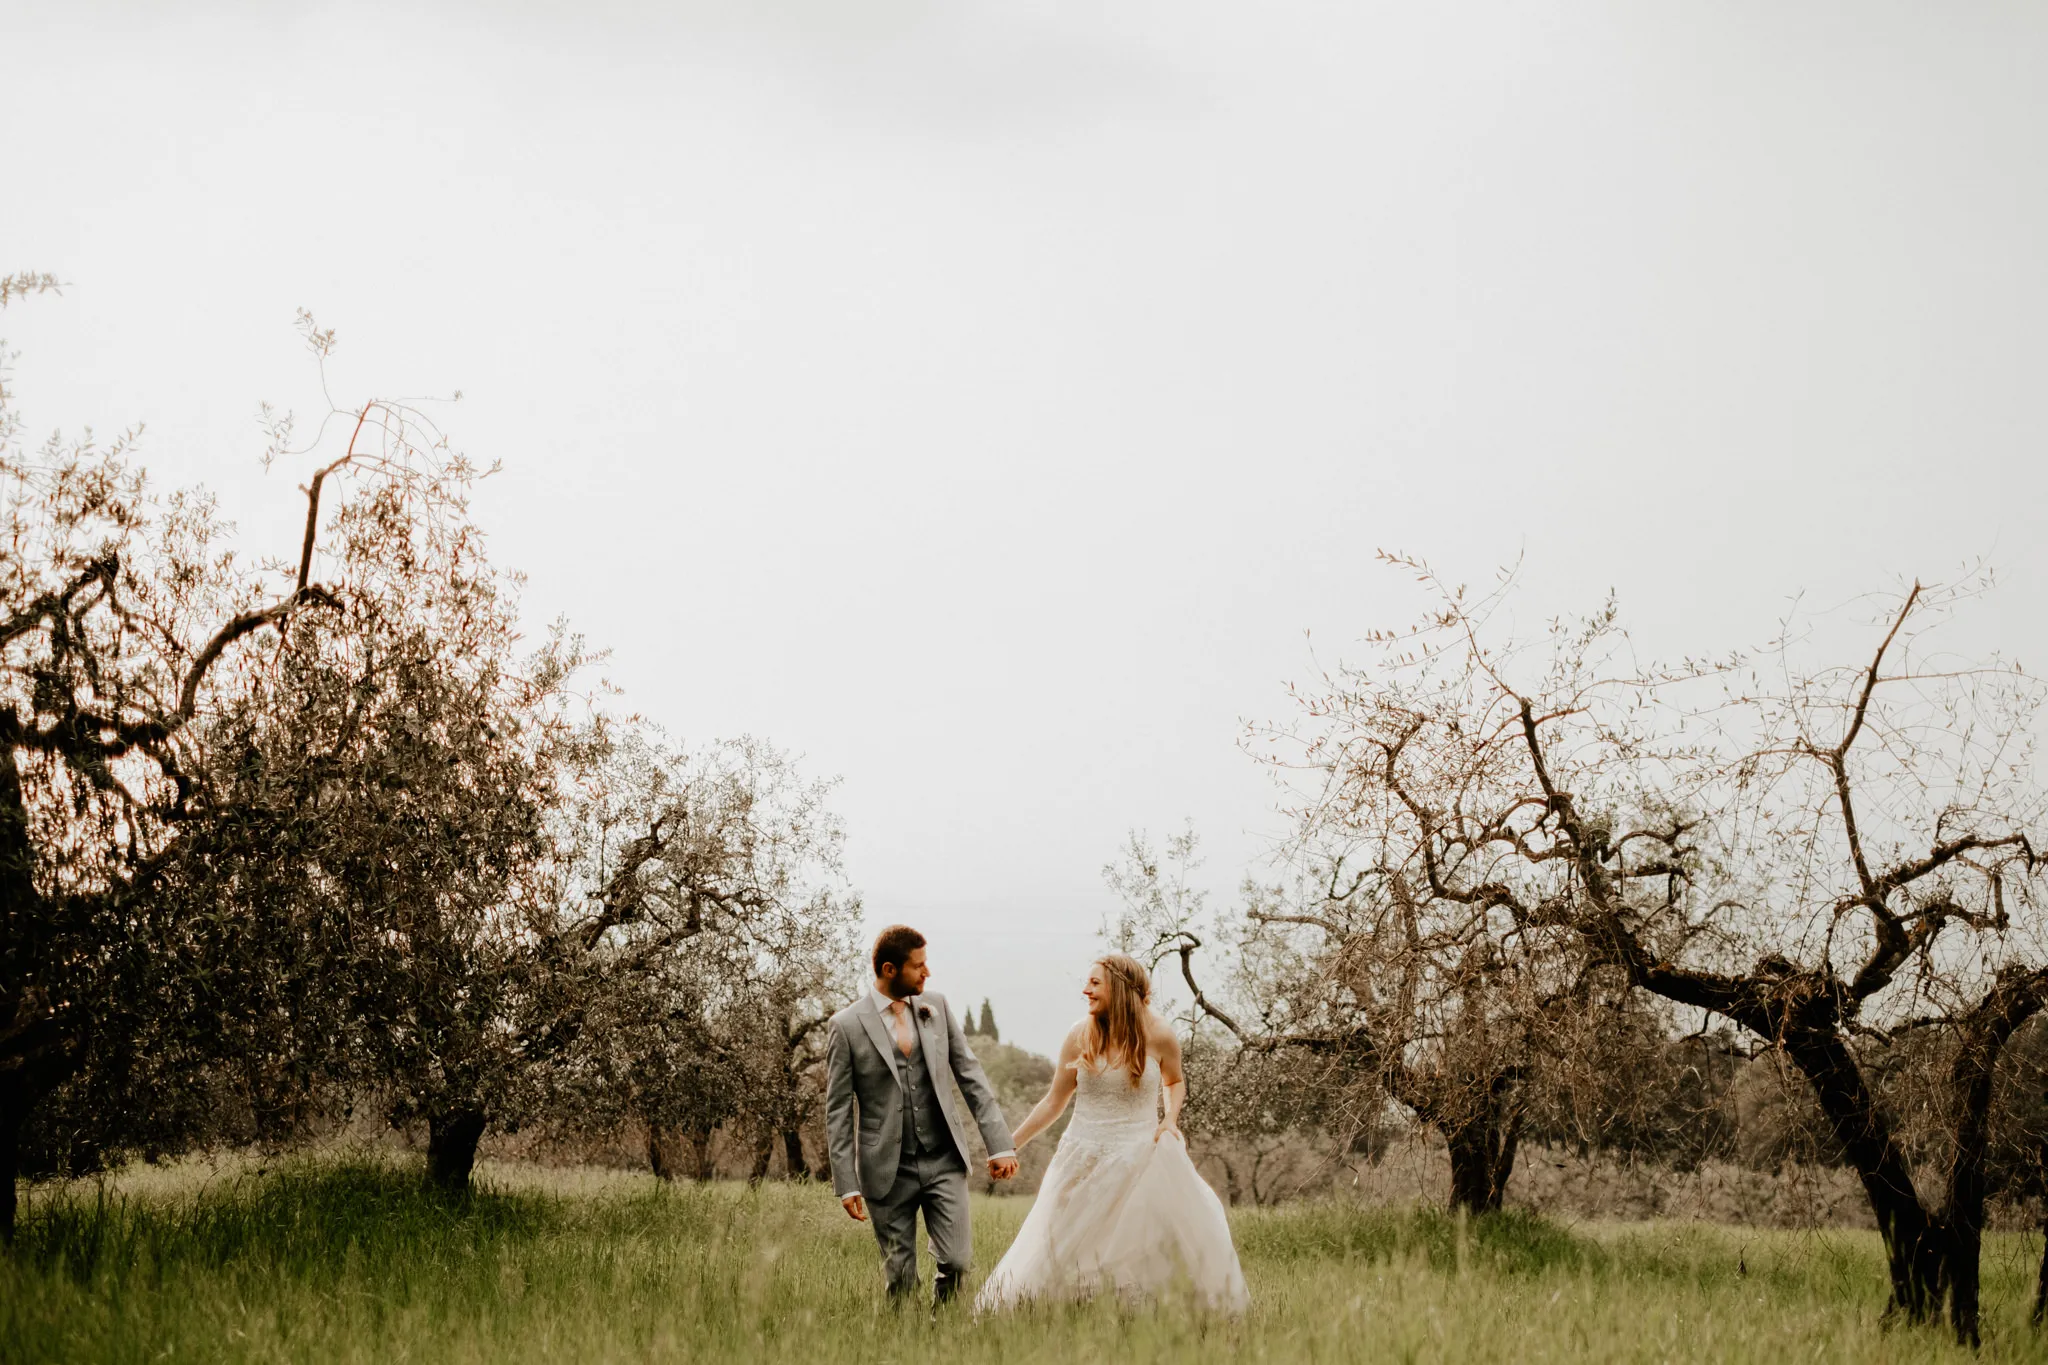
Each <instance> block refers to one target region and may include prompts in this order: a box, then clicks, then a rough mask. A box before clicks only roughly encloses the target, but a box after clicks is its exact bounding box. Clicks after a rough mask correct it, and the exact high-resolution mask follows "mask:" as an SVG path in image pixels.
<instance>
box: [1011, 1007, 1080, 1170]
mask: <svg viewBox="0 0 2048 1365" xmlns="http://www.w3.org/2000/svg"><path fill="white" fill-rule="evenodd" d="M1080 1055H1081V1043H1080V1037H1079V1034H1078V1032H1075V1033H1069V1034H1068V1035H1067V1037H1066V1041H1065V1042H1063V1043H1061V1044H1060V1059H1059V1062H1058V1064H1057V1065H1056V1066H1055V1067H1054V1068H1053V1073H1052V1085H1051V1087H1050V1088H1049V1089H1047V1090H1046V1092H1045V1098H1044V1099H1042V1100H1040V1101H1039V1102H1038V1103H1037V1104H1035V1105H1033V1106H1032V1109H1031V1112H1030V1113H1029V1114H1026V1115H1025V1116H1024V1121H1023V1122H1022V1123H1020V1124H1018V1125H1017V1130H1016V1131H1015V1132H1014V1133H1012V1134H1011V1135H1010V1136H1011V1138H1012V1139H1014V1140H1015V1142H1016V1144H1017V1150H1018V1151H1020V1152H1021V1151H1023V1150H1024V1144H1025V1143H1027V1142H1029V1141H1031V1139H1033V1138H1035V1137H1037V1136H1038V1135H1039V1134H1040V1133H1042V1132H1044V1131H1045V1130H1046V1129H1048V1128H1050V1127H1052V1125H1053V1122H1054V1120H1056V1119H1058V1118H1059V1116H1060V1113H1061V1112H1062V1111H1063V1110H1065V1109H1066V1107H1067V1101H1068V1100H1071V1099H1072V1098H1074V1062H1075V1061H1076V1060H1077V1059H1078V1058H1079V1057H1080Z"/></svg>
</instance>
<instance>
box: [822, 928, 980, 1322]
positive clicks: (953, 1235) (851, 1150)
mask: <svg viewBox="0 0 2048 1365" xmlns="http://www.w3.org/2000/svg"><path fill="white" fill-rule="evenodd" d="M874 967H875V985H874V989H873V990H871V991H868V992H867V993H866V994H864V995H862V996H861V998H860V999H858V1000H856V1001H854V1002H853V1003H852V1004H851V1005H848V1006H847V1007H846V1008H845V1009H843V1010H841V1011H839V1013H837V1014H835V1015H833V1016H832V1023H831V1027H830V1030H829V1046H828V1051H827V1053H826V1061H825V1139H826V1146H827V1147H828V1148H829V1149H830V1151H831V1156H832V1188H833V1189H835V1190H837V1191H838V1192H839V1202H840V1203H841V1204H843V1205H845V1206H846V1211H847V1213H849V1214H851V1215H852V1216H853V1217H855V1218H857V1219H860V1220H862V1221H868V1220H869V1219H870V1218H872V1221H873V1223H874V1227H875V1240H876V1241H877V1242H880V1243H881V1244H882V1268H883V1270H884V1271H885V1272H886V1273H887V1275H888V1277H889V1293H890V1295H891V1297H900V1296H903V1295H906V1294H909V1293H911V1292H912V1291H914V1290H915V1289H916V1288H917V1213H918V1210H919V1209H922V1210H924V1230H925V1235H926V1236H927V1237H929V1238H930V1239H931V1244H932V1256H933V1258H934V1259H936V1260H937V1261H938V1263H939V1270H938V1275H937V1277H936V1278H935V1279H934V1280H933V1281H932V1303H933V1306H934V1307H936V1306H937V1305H939V1304H941V1303H944V1302H946V1301H947V1300H948V1299H950V1298H952V1297H953V1296H954V1295H955V1294H957V1293H959V1292H960V1285H961V1282H962V1281H963V1280H964V1279H965V1278H966V1275H967V1271H968V1269H969V1267H970V1266H971V1265H972V1264H973V1262H974V1242H973V1233H972V1231H971V1230H970V1229H969V1226H968V1221H967V1151H968V1147H967V1128H966V1126H965V1124H964V1123H963V1122H962V1120H961V1117H960V1115H959V1113H958V1112H957V1109H956V1106H955V1104H954V1102H953V1087H952V1086H951V1085H949V1084H947V1082H948V1080H951V1081H953V1082H955V1083H957V1084H958V1085H959V1087H960V1093H961V1094H962V1095H964V1096H966V1098H967V1107H968V1108H969V1109H970V1110H972V1111H973V1114H974V1122H975V1126H976V1127H978V1128H980V1129H981V1140H982V1142H983V1143H984V1144H985V1145H986V1146H987V1148H988V1150H989V1152H990V1154H991V1155H990V1156H989V1159H988V1173H989V1175H990V1176H992V1177H993V1178H995V1179H997V1180H1008V1179H1009V1178H1010V1177H1011V1176H1013V1175H1015V1174H1017V1153H1016V1151H1015V1144H1013V1143H1012V1142H1011V1141H1010V1127H1009V1125H1008V1124H1007V1123H1005V1122H1004V1121H1003V1110H1002V1106H1001V1105H999V1104H997V1103H996V1096H995V1091H993V1090H991V1089H990V1088H989V1083H988V1076H987V1075H986V1074H984V1073H983V1071H982V1069H981V1063H980V1062H979V1061H978V1060H976V1058H975V1056H974V1053H973V1052H972V1051H970V1050H969V1049H968V1046H967V1035H966V1034H965V1033H963V1032H962V1031H961V1028H960V1022H959V1021H958V1020H957V1019H955V1018H954V1017H953V1011H952V1009H951V1008H950V1007H948V1006H947V1004H946V999H945V997H944V996H941V995H926V994H924V983H925V979H926V978H927V977H929V976H930V975H931V969H930V968H929V967H927V966H926V965H925V960H924V935H923V934H920V933H918V932H917V930H915V929H912V928H910V927H908V926H907V925H901V924H897V925H892V926H890V927H889V928H887V929H884V930H883V931H882V932H881V935H880V936H879V937H877V938H876V939H875V952H874Z"/></svg>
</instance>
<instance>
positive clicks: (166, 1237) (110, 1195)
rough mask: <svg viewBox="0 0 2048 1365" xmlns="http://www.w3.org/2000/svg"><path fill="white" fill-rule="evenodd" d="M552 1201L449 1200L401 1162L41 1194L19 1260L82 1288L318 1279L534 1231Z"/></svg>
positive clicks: (480, 1194)
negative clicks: (166, 1186) (193, 1279)
mask: <svg viewBox="0 0 2048 1365" xmlns="http://www.w3.org/2000/svg"><path fill="white" fill-rule="evenodd" d="M554 1202H555V1201H553V1200H551V1199H550V1198H548V1197H547V1196H545V1195H536V1194H506V1193H501V1192H496V1191H491V1190H475V1191H471V1192H469V1193H467V1194H463V1195H460V1196H451V1195H448V1194H444V1193H442V1192H440V1191H437V1190H435V1189H434V1188H432V1187H431V1186H429V1185H427V1184H426V1183H425V1182H424V1181H423V1180H422V1179H421V1174H420V1172H419V1171H418V1170H416V1169H412V1168H409V1167H404V1166H395V1165H385V1164H381V1163H377V1162H371V1161H349V1162H340V1163H335V1162H313V1161H302V1162H292V1163H287V1164H286V1165H284V1166H283V1167H281V1168H277V1169H273V1170H271V1171H269V1172H267V1173H261V1174H250V1175H244V1176H237V1177H234V1178H231V1179H229V1180H225V1181H223V1182H221V1183H219V1184H216V1185H212V1186H209V1187H207V1188H206V1189H204V1190H202V1191H201V1192H199V1193H197V1194H196V1195H194V1196H192V1197H191V1198H189V1199H183V1200H176V1201H166V1200H159V1199H146V1198H139V1197H135V1196H131V1195H125V1194H122V1193H120V1192H118V1191H115V1190H110V1189H108V1188H107V1187H106V1186H104V1185H102V1186H100V1187H98V1189H97V1190H82V1189H72V1190H67V1191H64V1192H61V1193H58V1194H55V1195H49V1196H45V1197H44V1198H42V1199H40V1200H38V1201H36V1203H35V1204H34V1205H33V1206H32V1207H31V1208H30V1209H29V1210H27V1211H26V1216H25V1217H24V1218H23V1219H22V1221H21V1224H20V1227H19V1230H18V1232H17V1236H16V1242H15V1247H14V1256H15V1259H16V1260H17V1261H19V1262H21V1263H22V1264H23V1265H25V1266H27V1267H30V1268H32V1269H35V1270H38V1271H40V1272H42V1273H43V1274H46V1275H62V1276H66V1277H68V1278H70V1279H72V1280H74V1281H77V1282H79V1283H81V1284H82V1283H87V1282H97V1283H113V1282H120V1281H124V1280H128V1279H131V1278H133V1277H135V1276H138V1275H141V1276H145V1277H148V1278H150V1279H155V1278H158V1277H160V1276H161V1274H162V1273H163V1272H164V1271H166V1270H170V1269H172V1268H173V1267H180V1266H203V1267H215V1266H224V1265H228V1264H231V1263H235V1262H261V1263H263V1264H265V1265H267V1266H270V1267H272V1268H274V1269H276V1270H279V1271H282V1272H284V1273H285V1274H287V1275H290V1276H293V1277H295V1278H307V1279H322V1278H326V1277H328V1276H331V1275H335V1274H338V1273H340V1271H341V1270H342V1268H343V1267H344V1266H345V1265H346V1264H347V1263H348V1262H349V1261H350V1260H351V1259H356V1260H358V1261H361V1260H370V1261H375V1260H377V1259H379V1258H381V1257H384V1256H396V1255H405V1256H417V1255H419V1254H420V1252H421V1251H422V1250H427V1251H432V1250H434V1249H446V1250H451V1251H452V1250H469V1251H474V1250H481V1249H483V1248H484V1247H486V1246H490V1245H493V1244H497V1243H502V1242H505V1241H508V1240H512V1239H516V1238H520V1237H527V1236H532V1235H534V1234H536V1233H537V1232H539V1231H540V1230H541V1229H542V1228H543V1227H544V1226H546V1225H547V1223H548V1222H549V1221H550V1217H551V1214H552V1213H553V1211H554V1210H553V1205H554Z"/></svg>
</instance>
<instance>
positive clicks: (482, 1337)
mask: <svg viewBox="0 0 2048 1365" xmlns="http://www.w3.org/2000/svg"><path fill="white" fill-rule="evenodd" d="M1023 1212H1024V1205H1023V1203H1022V1201H1018V1200H1001V1199H996V1200H986V1199H985V1200H981V1201H979V1202H978V1204H977V1207H976V1211H975V1239H976V1250H977V1255H978V1258H979V1260H980V1262H981V1264H982V1266H983V1267H984V1268H986V1267H988V1266H990V1265H992V1264H993V1263H994V1261H995V1259H996V1257H997V1256H998V1255H999V1254H1000V1253H1001V1250H1002V1248H1003V1247H1004V1246H1005V1245H1007V1244H1008V1242H1009V1240H1010V1238H1011V1237H1012V1236H1013V1235H1014V1234H1015V1231H1016V1227H1017V1224H1018V1222H1019V1221H1020V1220H1021V1218H1022V1216H1023ZM1233 1227H1234V1229H1235V1232H1236V1235H1237V1238H1238V1242H1239V1246H1240V1248H1241V1251H1242V1254H1243V1258H1244V1263H1245V1271H1246V1274H1247V1276H1248V1277H1249V1279H1250V1281H1251V1286H1252V1292H1253V1295H1254V1298H1255V1301H1256V1302H1255V1307H1254V1308H1253V1310H1252V1312H1251V1313H1250V1314H1248V1315H1247V1316H1245V1317H1244V1318H1242V1319H1238V1320H1228V1319H1215V1318H1207V1317H1202V1316H1200V1315H1192V1314H1188V1313H1185V1312H1182V1311H1180V1310H1179V1309H1177V1308H1175V1307H1172V1306H1163V1307H1158V1308H1153V1309H1146V1310H1139V1311H1130V1310H1125V1309H1121V1308H1119V1307H1118V1306H1117V1305H1116V1304H1115V1303H1114V1302H1113V1301H1100V1302H1096V1303H1093V1304H1088V1305H1080V1306H1071V1307H1061V1308H1053V1309H1044V1310H1038V1311H1032V1312H1027V1313H1023V1314H1018V1315H1015V1316H1011V1317H1005V1318H997V1319H990V1320H983V1321H977V1320H975V1319H974V1317H973V1316H972V1314H971V1313H968V1312H965V1311H949V1312H947V1313H945V1314H942V1315H940V1316H939V1317H938V1318H937V1320H934V1319H933V1318H932V1316H931V1315H930V1314H929V1313H926V1312H922V1311H898V1310H895V1309H892V1308H891V1307H890V1306H889V1305H888V1304H887V1303H886V1302H885V1301H884V1299H883V1297H882V1294H881V1288H880V1271H879V1267H878V1263H877V1257H876V1253H875V1249H874V1243H873V1241H872V1239H871V1236H870V1234H869V1233H868V1230H867V1229H866V1228H865V1227H862V1226H859V1225H856V1224H854V1223H852V1222H850V1221H849V1220H847V1219H846V1217H845V1216H844V1215H843V1214H842V1213H841V1212H840V1211H839V1208H838V1205H837V1204H836V1203H835V1202H834V1201H833V1200H832V1199H831V1197H830V1196H829V1195H828V1194H826V1193H825V1192H824V1191H822V1190H821V1189H819V1188H817V1187H802V1188H793V1187H790V1186H786V1185H779V1184H778V1185H768V1186H764V1187H762V1188H761V1189H758V1190H749V1189H747V1188H745V1187H743V1186H733V1185H719V1186H710V1187H692V1186H682V1187H676V1188H664V1187H661V1186H659V1185H657V1184H655V1183H654V1182H653V1181H651V1180H647V1179H645V1178H641V1177H631V1176H623V1175H612V1176H607V1175H599V1174H591V1173H583V1174H580V1175H569V1176H559V1175H552V1174H549V1173H545V1172H539V1171H535V1170H532V1169H531V1168H527V1169H517V1168H493V1169H492V1170H490V1171H489V1172H488V1174H487V1176H486V1180H485V1186H484V1188H483V1189H482V1190H481V1191H480V1192H479V1193H477V1194H476V1195H474V1196H473V1197H471V1198H468V1199H465V1200H460V1201H449V1200H446V1199H443V1198H441V1197H438V1196H436V1195H434V1194H432V1193H429V1192H428V1191H427V1190H425V1189H424V1188H422V1186H421V1184H420V1182H419V1180H418V1177H417V1175H416V1174H415V1173H413V1172H412V1171H410V1170H406V1169H400V1168H394V1167H391V1166H388V1165H381V1164H376V1163H363V1162H354V1163H345V1164H339V1165H336V1164H325V1165H317V1164H312V1163H300V1164H293V1165H287V1166H285V1167H283V1168H280V1169H277V1170H274V1171H269V1172H266V1173H263V1174H256V1173H253V1172H251V1173H247V1174H241V1175H231V1176H228V1177H224V1178H212V1179H206V1180H203V1181H202V1180H199V1179H197V1178H191V1179H188V1180H187V1181H185V1182H184V1183H179V1182H175V1181H173V1182H161V1181H160V1182H155V1183H154V1184H153V1185H152V1186H150V1187H146V1188H133V1187H127V1188H124V1187H121V1186H118V1185H117V1186H111V1187H104V1188H98V1189H96V1188H93V1187H83V1188H76V1189H73V1190H71V1191H68V1192H65V1193H62V1194H59V1195H55V1196H51V1195H47V1194H45V1195H41V1196H39V1197H38V1199H37V1200H36V1201H35V1203H34V1204H33V1205H32V1206H31V1207H30V1208H29V1210H28V1211H27V1216H26V1218H25V1219H24V1221H23V1224H22V1228H21V1233H20V1238H19V1242H18V1245H17V1247H16V1248H15V1250H14V1251H13V1253H12V1254H11V1255H0V1361H7V1362H12V1361H96V1362H97V1361H107V1362H124V1361H137V1362H140V1361H158V1360H168V1361H180V1360H194V1361H299V1360H303V1361H344V1362H345V1361H478V1362H482V1361H490V1362H494V1363H495V1362H519V1361H568V1360H574V1361H590V1362H601V1361H760V1362H774V1363H775V1365H795V1363H796V1362H809V1361H833V1362H853V1363H856V1365H858V1363H862V1362H876V1365H880V1363H881V1362H892V1363H894V1362H902V1361H906V1360H913V1359H915V1360H922V1361H931V1362H935V1363H937V1362H943V1363H944V1365H1033V1363H1035V1362H1047V1363H1048V1365H1050V1363H1051V1362H1060V1363H1061V1365H1066V1363H1067V1362H1088V1361H1105V1362H1106V1361H1118V1362H1126V1361H1131V1362H1162V1363H1163V1362H1167V1361H1172V1362H1175V1363H1176V1365H1184V1362H1187V1361H1191V1360H1206V1359H1223V1358H1233V1359H1243V1360H1247V1361H1257V1362H1274V1363H1275V1365H1281V1363H1283V1362H1284V1363H1285V1365H1294V1363H1295V1362H1311V1361H1313V1362H1322V1361H1351V1360H1359V1361H1381V1360H1385V1361H1474V1362H1493V1361H1500V1362H1506V1361H1552V1360H1555V1361H1567V1360H1570V1361H1578V1360H1601V1361H1607V1360H1612V1361H1663V1360H1685V1361H1730V1362H1746V1361H1773V1362H1775V1361H1780V1360H1795V1359H1796V1360H1806V1361H1841V1362H1852V1361H1853V1362H1859V1365H1860V1363H1862V1362H1891V1361H1920V1360H1927V1361H1947V1360H1954V1361H1961V1360H1965V1359H1981V1360H1987V1361H2002V1360H2020V1359H2027V1360H2033V1359H2038V1358H2039V1357H2040V1356H2041V1354H2042V1351H2043V1343H2042V1342H2041V1340H2039V1339H2038V1338H2036V1337H2035V1336H2034V1335H2033V1333H2032V1332H2031V1331H2030V1330H2029V1329H2028V1328H2027V1326H2026V1325H2025V1322H2024V1311H2025V1308H2026V1306H2027V1294H2028V1290H2029V1287H2030V1272H2031V1269H2032V1258H2033V1256H2034V1255H2035V1254H2036V1250H2035V1246H2030V1245H2028V1243H2029V1242H2030V1241H2032V1240H2033V1239H2030V1238H2022V1237H2018V1236H2012V1237H2004V1238H1994V1239H1993V1242H1992V1244H1991V1245H1990V1247H1989V1248H1988V1249H1987V1253H1988V1254H1987V1258H1986V1291H1987V1307H1988V1310H1989V1311H1988V1322H1987V1327H1988V1334H1987V1335H1988V1340H1987V1343H1986V1346H1985V1349H1984V1352H1983V1354H1982V1355H1981V1356H1977V1357H1972V1356H1970V1355H1969V1354H1968V1353H1966V1352H1962V1351H1960V1350H1958V1349H1957V1348H1956V1347H1954V1346H1953V1345H1951V1344H1950V1343H1949V1342H1948V1341H1947V1340H1946V1338H1945V1337H1944V1336H1943V1334H1942V1333H1941V1332H1940V1331H1938V1330H1935V1329H1926V1330H1906V1329H1895V1330H1890V1331H1887V1330H1885V1329H1883V1327H1882V1326H1881V1325H1880V1323H1879V1310H1880V1309H1881V1307H1882V1299H1883V1293H1882V1261H1881V1256H1880V1251H1879V1247H1878V1244H1877V1242H1876V1239H1875V1237H1874V1236H1872V1235H1870V1234H1866V1233H1860V1232H1856V1233H1831V1234H1800V1233H1785V1232H1747V1231H1741V1230H1735V1229H1726V1228H1716V1227H1709V1226H1701V1225H1680V1224H1638V1225H1632V1226H1624V1227H1606V1228H1600V1227H1594V1228H1577V1229H1568V1228H1564V1227H1561V1226H1559V1225H1557V1224H1555V1223H1551V1222H1547V1221H1545V1220H1543V1219H1540V1218H1536V1217H1534V1216H1531V1215H1527V1214H1515V1213H1510V1214H1506V1215H1501V1216H1497V1217H1491V1218H1483V1219H1474V1220H1469V1221H1466V1220H1460V1219H1456V1218H1453V1217H1451V1216H1449V1215H1446V1214H1442V1213H1439V1212H1435V1211H1427V1210H1366V1209H1359V1208H1354V1207H1345V1206H1341V1205H1337V1204H1309V1205H1302V1206H1298V1207H1293V1208H1282V1209H1267V1210H1252V1211H1244V1212H1240V1213H1237V1214H1235V1215H1234V1216H1233ZM2037 1245H2038V1244H2036V1246H2037Z"/></svg>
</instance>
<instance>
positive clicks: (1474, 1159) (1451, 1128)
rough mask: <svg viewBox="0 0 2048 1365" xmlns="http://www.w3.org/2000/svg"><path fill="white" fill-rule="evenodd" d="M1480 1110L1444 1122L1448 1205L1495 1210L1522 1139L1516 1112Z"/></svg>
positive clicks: (1473, 1210) (1498, 1206) (1457, 1207)
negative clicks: (1448, 1157)
mask: <svg viewBox="0 0 2048 1365" xmlns="http://www.w3.org/2000/svg"><path fill="white" fill-rule="evenodd" d="M1487 1110H1488V1112H1482V1113H1480V1114H1477V1115H1475V1116H1473V1117H1472V1118H1470V1119H1468V1120H1466V1121H1465V1122H1463V1123H1458V1124H1451V1125H1446V1126H1445V1127H1444V1141H1445V1143H1446V1145H1447V1146H1448V1147H1449V1149H1450V1155H1451V1208H1452V1209H1454V1210H1456V1209H1463V1210H1465V1211H1466V1212H1467V1213H1498V1212H1500V1207H1501V1200H1502V1198H1503V1197H1504V1196H1505V1195H1506V1194H1507V1190H1508V1177H1509V1176H1511V1175H1513V1174H1514V1170H1515V1148H1516V1147H1517V1146H1518V1145H1519V1144H1520V1141H1521V1128H1522V1117H1521V1114H1520V1112H1519V1107H1518V1112H1516V1113H1514V1114H1513V1115H1511V1116H1507V1117H1506V1118H1505V1119H1503V1116H1501V1115H1499V1114H1497V1113H1494V1112H1490V1111H1491V1110H1492V1106H1490V1105H1489V1106H1488V1107H1487Z"/></svg>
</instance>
